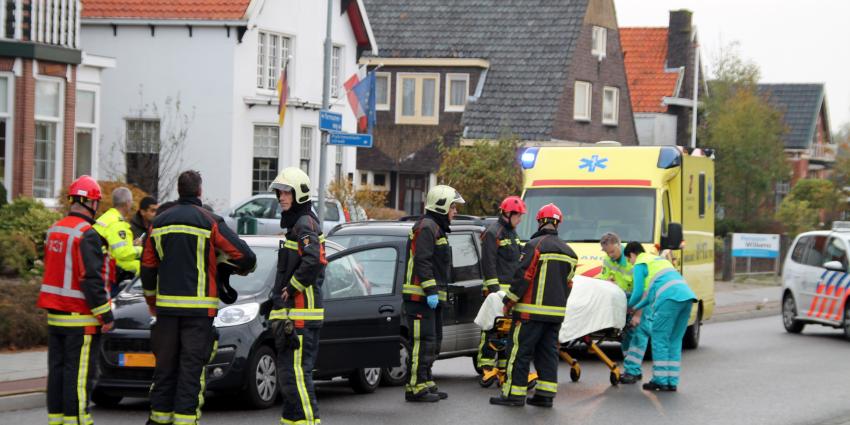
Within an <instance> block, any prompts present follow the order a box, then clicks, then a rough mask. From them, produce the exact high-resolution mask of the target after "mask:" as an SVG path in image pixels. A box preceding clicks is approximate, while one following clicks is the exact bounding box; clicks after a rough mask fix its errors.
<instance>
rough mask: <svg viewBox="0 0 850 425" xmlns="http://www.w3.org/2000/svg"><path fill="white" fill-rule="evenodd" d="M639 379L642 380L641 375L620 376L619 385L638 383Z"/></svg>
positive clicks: (626, 374)
mask: <svg viewBox="0 0 850 425" xmlns="http://www.w3.org/2000/svg"><path fill="white" fill-rule="evenodd" d="M641 378H643V377H642V376H641V375H630V374H628V373H625V374H623V375H622V376H620V383H621V384H634V383H636V382H638V381H640V380H641Z"/></svg>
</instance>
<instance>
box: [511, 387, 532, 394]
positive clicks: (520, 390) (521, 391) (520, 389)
mask: <svg viewBox="0 0 850 425" xmlns="http://www.w3.org/2000/svg"><path fill="white" fill-rule="evenodd" d="M526 394H528V388H526V387H518V386H516V385H514V386H512V387H511V392H510V395H512V396H525V395H526Z"/></svg>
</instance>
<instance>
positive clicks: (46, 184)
mask: <svg viewBox="0 0 850 425" xmlns="http://www.w3.org/2000/svg"><path fill="white" fill-rule="evenodd" d="M62 89H63V85H62V83H61V82H60V81H56V80H47V79H44V80H42V79H38V80H36V83H35V152H34V153H35V156H34V163H33V165H34V167H35V169H34V174H33V196H34V197H36V198H53V197H55V196H56V189H57V185H58V183H59V182H58V181H59V180H60V179H61V175H60V174H61V172H60V170H61V161H57V160H56V158H57V156H58V155H61V153H59V152H61V143H60V140H61V135H60V134H59V132H57V129H59V128H63V126H62V102H63V98H64V96H63V95H62V94H63V93H62ZM57 151H59V152H57Z"/></svg>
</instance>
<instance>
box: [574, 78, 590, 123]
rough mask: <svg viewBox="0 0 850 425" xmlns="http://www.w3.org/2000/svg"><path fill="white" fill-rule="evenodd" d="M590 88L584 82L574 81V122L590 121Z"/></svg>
mask: <svg viewBox="0 0 850 425" xmlns="http://www.w3.org/2000/svg"><path fill="white" fill-rule="evenodd" d="M591 87H593V86H592V85H591V84H590V83H588V82H586V81H576V85H575V94H574V97H575V99H574V101H573V119H575V120H576V121H590V100H591V96H590V89H591Z"/></svg>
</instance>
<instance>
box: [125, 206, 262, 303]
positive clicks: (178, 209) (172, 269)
mask: <svg viewBox="0 0 850 425" xmlns="http://www.w3.org/2000/svg"><path fill="white" fill-rule="evenodd" d="M217 257H219V258H221V259H222V260H223V261H227V262H228V263H230V264H232V265H233V267H235V268H236V270H237V273H247V272H249V271H251V270H253V269H254V266H255V263H256V257H255V256H254V252H253V251H251V249H250V248H248V245H246V244H245V242H244V241H242V240H241V239H239V238H238V237H237V236H236V234H235V233H233V230H231V229H230V228H229V227H227V225H226V224H224V220H222V218H221V217H219V216H217V215H215V214H213V213H211V212H209V211H207V210H205V209H203V208H202V207H201V200H200V199H198V198H180V200H179V201H178V202H177V204H176V205H174V206H173V207H171V208H169V209H167V210H166V211H165V212H163V213H162V214H159V215H157V217H156V218H155V219H154V221H153V223H152V224H151V228H150V231H149V232H148V236H147V237H146V238H145V244H144V252H143V253H142V271H141V278H142V288H143V289H144V293H145V298H146V300H147V302H148V305H151V306H153V305H155V306H156V311H157V314H165V315H172V316H208V317H214V316H215V315H216V312H217V309H218V293H219V292H218V291H219V290H218V287H217V281H216V261H217Z"/></svg>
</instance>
